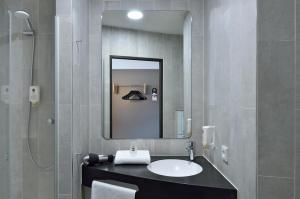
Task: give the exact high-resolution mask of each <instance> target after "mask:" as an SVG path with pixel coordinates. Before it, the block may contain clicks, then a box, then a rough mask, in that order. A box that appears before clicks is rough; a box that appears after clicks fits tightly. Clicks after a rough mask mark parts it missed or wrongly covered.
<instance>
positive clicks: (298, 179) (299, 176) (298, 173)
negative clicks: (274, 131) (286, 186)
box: [295, 110, 300, 199]
mask: <svg viewBox="0 0 300 199" xmlns="http://www.w3.org/2000/svg"><path fill="white" fill-rule="evenodd" d="M295 132H296V160H295V161H296V162H295V183H296V184H295V189H296V190H295V199H300V110H297V111H296V130H295Z"/></svg>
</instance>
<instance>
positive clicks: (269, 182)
mask: <svg viewBox="0 0 300 199" xmlns="http://www.w3.org/2000/svg"><path fill="white" fill-rule="evenodd" d="M293 186H294V185H293V180H292V179H288V178H274V177H263V176H259V177H258V194H257V199H282V198H285V199H293V198H294V191H293Z"/></svg>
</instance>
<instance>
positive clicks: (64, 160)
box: [57, 104, 72, 194]
mask: <svg viewBox="0 0 300 199" xmlns="http://www.w3.org/2000/svg"><path fill="white" fill-rule="evenodd" d="M58 114H59V126H58V132H59V138H58V151H59V154H58V162H57V164H58V173H57V175H58V178H59V179H58V193H59V194H71V193H72V183H70V182H72V120H71V119H70V118H72V105H71V104H70V105H60V107H59V113H58Z"/></svg>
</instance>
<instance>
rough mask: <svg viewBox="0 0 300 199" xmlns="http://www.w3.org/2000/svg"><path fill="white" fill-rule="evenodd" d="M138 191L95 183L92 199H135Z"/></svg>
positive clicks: (93, 184)
mask: <svg viewBox="0 0 300 199" xmlns="http://www.w3.org/2000/svg"><path fill="white" fill-rule="evenodd" d="M135 193H136V190H134V189H129V188H125V187H120V186H116V185H112V184H107V183H103V182H98V181H93V183H92V197H91V199H134V198H135Z"/></svg>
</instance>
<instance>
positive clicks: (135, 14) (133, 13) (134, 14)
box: [127, 10, 144, 20]
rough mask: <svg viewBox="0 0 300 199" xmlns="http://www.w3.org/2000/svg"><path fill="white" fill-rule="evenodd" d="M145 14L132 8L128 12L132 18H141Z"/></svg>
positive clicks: (128, 15)
mask: <svg viewBox="0 0 300 199" xmlns="http://www.w3.org/2000/svg"><path fill="white" fill-rule="evenodd" d="M143 16H144V15H143V13H142V12H141V11H139V10H132V11H129V12H128V13H127V17H128V18H129V19H132V20H140V19H142V18H143Z"/></svg>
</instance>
